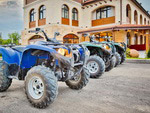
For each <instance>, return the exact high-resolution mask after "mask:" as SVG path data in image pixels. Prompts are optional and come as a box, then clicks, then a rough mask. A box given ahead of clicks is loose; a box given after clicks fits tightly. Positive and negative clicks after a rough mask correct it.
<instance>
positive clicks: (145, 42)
mask: <svg viewBox="0 0 150 113" xmlns="http://www.w3.org/2000/svg"><path fill="white" fill-rule="evenodd" d="M144 44H146V36H144Z"/></svg>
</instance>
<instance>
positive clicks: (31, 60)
mask: <svg viewBox="0 0 150 113" xmlns="http://www.w3.org/2000/svg"><path fill="white" fill-rule="evenodd" d="M32 50H42V51H45V52H47V53H50V54H51V55H52V56H53V57H54V58H55V59H58V60H59V61H61V62H63V63H66V64H67V65H70V59H67V58H65V57H64V56H62V55H60V54H58V52H57V51H56V50H55V49H54V48H52V47H51V46H44V45H29V46H27V47H26V48H25V51H24V53H23V55H22V61H21V64H20V67H21V68H23V69H24V68H31V67H33V66H34V65H35V64H36V61H37V59H38V58H39V57H38V56H33V55H31V52H32ZM48 58H49V57H48V54H45V55H43V56H42V58H41V59H48Z"/></svg>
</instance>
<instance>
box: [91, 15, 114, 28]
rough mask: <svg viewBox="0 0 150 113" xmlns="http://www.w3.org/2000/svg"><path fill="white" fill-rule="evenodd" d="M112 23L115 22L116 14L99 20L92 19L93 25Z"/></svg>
mask: <svg viewBox="0 0 150 113" xmlns="http://www.w3.org/2000/svg"><path fill="white" fill-rule="evenodd" d="M112 23H115V16H113V17H108V18H102V19H98V20H92V26H99V25H105V24H112Z"/></svg>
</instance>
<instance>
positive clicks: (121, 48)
mask: <svg viewBox="0 0 150 113" xmlns="http://www.w3.org/2000/svg"><path fill="white" fill-rule="evenodd" d="M105 39H106V41H107V42H108V43H110V44H112V45H114V46H115V48H116V53H115V57H116V64H115V67H117V66H118V65H119V64H122V63H123V62H124V61H125V59H126V54H125V52H126V49H127V45H126V44H125V43H124V42H121V43H117V42H114V41H110V38H109V37H105Z"/></svg>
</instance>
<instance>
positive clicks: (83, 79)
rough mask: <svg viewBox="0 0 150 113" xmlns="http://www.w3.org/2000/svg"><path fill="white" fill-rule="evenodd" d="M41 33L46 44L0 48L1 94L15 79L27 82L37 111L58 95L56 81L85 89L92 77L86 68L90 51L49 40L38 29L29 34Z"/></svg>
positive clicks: (26, 85)
mask: <svg viewBox="0 0 150 113" xmlns="http://www.w3.org/2000/svg"><path fill="white" fill-rule="evenodd" d="M39 32H42V33H43V35H44V36H45V39H46V41H39V42H37V43H35V44H34V45H28V46H11V47H10V46H9V47H2V46H1V47H0V53H1V54H2V57H3V58H2V61H0V92H4V91H6V90H7V89H8V88H9V87H10V85H11V83H12V79H18V80H25V93H26V95H27V98H28V100H29V102H30V103H31V104H32V105H33V106H34V107H37V108H46V107H47V106H48V105H49V104H51V103H52V102H53V101H54V100H55V98H56V97H57V94H58V85H57V81H63V82H65V83H66V85H67V86H69V87H70V88H71V89H75V90H79V89H82V88H83V87H85V86H86V85H87V83H88V78H89V76H90V74H89V71H88V69H87V68H86V61H87V59H88V57H89V51H88V49H87V48H86V47H84V46H83V45H80V44H75V45H71V44H61V43H60V42H59V41H57V40H56V38H55V37H56V36H58V35H59V33H57V32H56V33H55V37H54V38H52V39H50V38H48V37H47V35H46V33H45V32H44V31H43V30H41V29H39V28H37V29H36V30H35V31H30V33H36V34H37V33H39Z"/></svg>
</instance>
